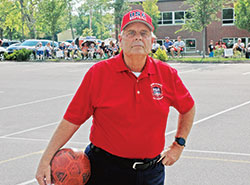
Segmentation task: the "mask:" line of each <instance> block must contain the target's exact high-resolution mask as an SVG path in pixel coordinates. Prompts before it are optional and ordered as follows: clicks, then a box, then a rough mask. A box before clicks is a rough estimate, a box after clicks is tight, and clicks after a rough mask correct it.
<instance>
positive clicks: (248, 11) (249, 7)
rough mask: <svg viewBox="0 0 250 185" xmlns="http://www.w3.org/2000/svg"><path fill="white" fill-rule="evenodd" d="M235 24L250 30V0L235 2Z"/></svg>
mask: <svg viewBox="0 0 250 185" xmlns="http://www.w3.org/2000/svg"><path fill="white" fill-rule="evenodd" d="M234 11H235V19H236V22H235V25H236V26H237V27H238V28H240V29H244V30H247V31H248V32H250V1H249V0H237V1H236V2H235V4H234Z"/></svg>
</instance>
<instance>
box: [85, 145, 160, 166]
mask: <svg viewBox="0 0 250 185" xmlns="http://www.w3.org/2000/svg"><path fill="white" fill-rule="evenodd" d="M90 148H91V151H93V152H94V153H97V154H101V155H105V156H107V157H108V158H109V159H111V160H113V161H116V162H117V164H119V165H122V166H126V167H128V168H132V169H134V170H146V169H148V168H150V167H153V166H155V165H156V164H157V161H158V160H159V159H160V157H161V156H160V155H158V156H156V157H155V158H153V159H128V158H123V157H118V156H115V155H113V154H110V153H109V152H107V151H105V150H103V149H101V148H99V147H96V146H95V145H93V144H92V143H91V144H90Z"/></svg>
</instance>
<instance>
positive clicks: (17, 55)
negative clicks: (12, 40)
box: [4, 49, 32, 61]
mask: <svg viewBox="0 0 250 185" xmlns="http://www.w3.org/2000/svg"><path fill="white" fill-rule="evenodd" d="M31 54H32V51H31V50H27V49H21V50H15V51H14V52H13V53H12V54H7V53H5V54H4V55H5V56H4V58H5V60H17V61H27V60H29V58H30V55H31Z"/></svg>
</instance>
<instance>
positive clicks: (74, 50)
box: [68, 41, 78, 59]
mask: <svg viewBox="0 0 250 185" xmlns="http://www.w3.org/2000/svg"><path fill="white" fill-rule="evenodd" d="M68 51H69V54H70V58H69V59H74V58H75V55H77V51H78V47H77V45H76V44H75V42H74V41H72V42H71V45H70V46H69V47H68Z"/></svg>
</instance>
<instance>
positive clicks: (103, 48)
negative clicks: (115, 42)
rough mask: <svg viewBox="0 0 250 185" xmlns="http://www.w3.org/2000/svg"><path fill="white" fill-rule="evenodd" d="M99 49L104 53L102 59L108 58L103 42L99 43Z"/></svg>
mask: <svg viewBox="0 0 250 185" xmlns="http://www.w3.org/2000/svg"><path fill="white" fill-rule="evenodd" d="M100 48H101V49H102V51H103V52H104V53H103V58H107V57H108V52H109V51H108V48H107V46H105V43H104V42H102V43H101V46H100Z"/></svg>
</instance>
